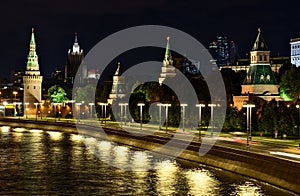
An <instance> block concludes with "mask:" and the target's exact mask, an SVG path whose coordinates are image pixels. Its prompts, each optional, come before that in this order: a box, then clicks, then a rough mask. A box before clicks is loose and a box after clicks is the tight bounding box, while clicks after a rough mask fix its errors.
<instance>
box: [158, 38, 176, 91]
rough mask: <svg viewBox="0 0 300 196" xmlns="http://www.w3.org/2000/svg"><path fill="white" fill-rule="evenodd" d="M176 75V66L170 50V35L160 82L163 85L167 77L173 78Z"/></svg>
mask: <svg viewBox="0 0 300 196" xmlns="http://www.w3.org/2000/svg"><path fill="white" fill-rule="evenodd" d="M174 76H176V73H175V67H174V66H173V59H172V55H171V50H170V37H167V46H166V52H165V58H164V61H163V66H162V68H161V74H160V77H159V84H160V85H162V83H163V81H164V80H165V79H166V78H172V77H174Z"/></svg>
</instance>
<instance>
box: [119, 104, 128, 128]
mask: <svg viewBox="0 0 300 196" xmlns="http://www.w3.org/2000/svg"><path fill="white" fill-rule="evenodd" d="M119 106H120V107H121V126H122V123H123V120H124V124H125V125H126V115H127V114H126V107H127V106H128V103H119ZM123 107H124V115H123Z"/></svg>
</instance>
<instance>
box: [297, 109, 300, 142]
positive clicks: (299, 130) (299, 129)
mask: <svg viewBox="0 0 300 196" xmlns="http://www.w3.org/2000/svg"><path fill="white" fill-rule="evenodd" d="M296 108H298V110H299V113H298V137H299V136H300V105H296Z"/></svg>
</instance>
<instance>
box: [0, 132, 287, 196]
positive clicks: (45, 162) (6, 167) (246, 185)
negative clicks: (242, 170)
mask: <svg viewBox="0 0 300 196" xmlns="http://www.w3.org/2000/svg"><path fill="white" fill-rule="evenodd" d="M88 139H93V138H88ZM93 140H95V139H93ZM95 141H96V143H98V144H99V153H100V156H101V158H100V159H99V158H97V157H96V156H94V154H93V153H92V152H91V151H90V150H89V149H88V148H87V147H86V146H85V145H84V142H83V141H82V137H81V136H78V135H75V134H68V133H62V132H58V131H57V132H56V131H42V130H29V129H24V128H15V129H11V128H9V127H6V126H4V127H1V128H0V195H209V196H210V195H218V196H219V195H249V196H250V195H280V196H284V195H293V194H292V193H290V192H288V191H285V190H282V189H279V188H276V187H274V186H271V185H269V184H266V183H262V182H258V181H256V180H253V179H249V178H247V177H244V176H240V175H236V174H233V173H231V172H227V171H224V170H219V169H215V168H212V167H208V166H204V165H198V164H197V165H196V164H193V165H191V164H187V163H182V162H180V161H174V160H173V161H172V160H168V158H167V157H166V158H164V159H161V160H159V161H158V163H157V165H156V167H155V169H152V170H149V171H124V170H122V169H118V168H115V167H113V166H111V165H109V164H107V163H106V162H105V159H111V158H112V156H111V155H113V154H116V152H120V150H119V149H122V152H126V151H128V150H130V151H134V152H136V153H139V152H138V151H136V150H135V149H133V148H130V147H126V146H114V145H111V144H110V142H107V141H100V140H95ZM119 154H120V153H119ZM143 156H144V158H143V159H139V160H138V161H139V163H138V164H139V166H143V164H146V163H147V154H146V155H143ZM145 156H146V157H145ZM113 157H114V160H113V161H115V162H117V163H118V164H122V163H123V162H124V164H125V162H126V160H125V159H126V158H124V157H122V156H121V157H120V155H118V156H113ZM103 160H104V161H103Z"/></svg>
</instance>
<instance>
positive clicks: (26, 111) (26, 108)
mask: <svg viewBox="0 0 300 196" xmlns="http://www.w3.org/2000/svg"><path fill="white" fill-rule="evenodd" d="M24 104H25V115H26V119H27V117H28V116H27V114H28V104H29V103H28V102H25V103H24Z"/></svg>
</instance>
